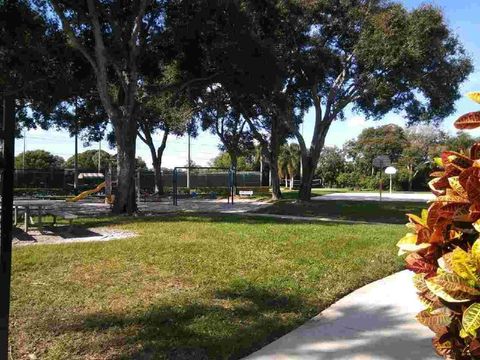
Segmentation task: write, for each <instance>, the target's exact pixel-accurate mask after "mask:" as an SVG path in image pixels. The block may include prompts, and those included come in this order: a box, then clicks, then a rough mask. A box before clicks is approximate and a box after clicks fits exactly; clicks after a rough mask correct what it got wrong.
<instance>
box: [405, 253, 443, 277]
mask: <svg viewBox="0 0 480 360" xmlns="http://www.w3.org/2000/svg"><path fill="white" fill-rule="evenodd" d="M405 262H406V263H407V265H406V268H407V269H409V270H412V271H413V272H415V273H417V274H427V275H430V274H434V273H435V272H436V271H437V267H436V266H435V265H433V264H431V263H429V262H427V261H426V260H425V259H424V258H423V257H422V256H421V255H419V254H416V253H411V254H410V255H408V256H407V257H406V259H405Z"/></svg>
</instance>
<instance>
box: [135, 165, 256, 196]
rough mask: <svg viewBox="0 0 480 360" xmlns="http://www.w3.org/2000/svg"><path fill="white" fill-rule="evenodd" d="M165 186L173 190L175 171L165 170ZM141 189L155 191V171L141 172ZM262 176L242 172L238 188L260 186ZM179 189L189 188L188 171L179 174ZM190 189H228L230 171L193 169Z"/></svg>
mask: <svg viewBox="0 0 480 360" xmlns="http://www.w3.org/2000/svg"><path fill="white" fill-rule="evenodd" d="M162 175H163V186H164V187H165V188H171V187H172V186H173V183H172V179H173V171H171V170H164V171H163V172H162ZM139 178H140V189H141V190H142V191H147V192H154V190H155V175H154V173H153V171H141V172H140V173H139ZM260 180H261V175H260V172H258V171H242V172H237V175H236V186H239V187H248V186H252V187H254V186H260V185H261V184H260ZM177 187H179V188H186V187H187V171H186V170H181V171H180V170H179V171H178V172H177ZM190 187H191V188H215V187H228V171H219V170H215V171H208V170H206V169H204V170H198V169H192V170H190Z"/></svg>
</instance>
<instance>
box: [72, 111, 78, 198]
mask: <svg viewBox="0 0 480 360" xmlns="http://www.w3.org/2000/svg"><path fill="white" fill-rule="evenodd" d="M73 191H74V193H75V195H76V194H77V193H78V121H77V120H76V119H75V156H74V158H73Z"/></svg>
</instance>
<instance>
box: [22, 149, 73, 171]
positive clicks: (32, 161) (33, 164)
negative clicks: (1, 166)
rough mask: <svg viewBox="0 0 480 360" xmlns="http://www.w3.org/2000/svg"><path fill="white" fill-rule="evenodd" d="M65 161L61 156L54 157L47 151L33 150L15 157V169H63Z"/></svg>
mask: <svg viewBox="0 0 480 360" xmlns="http://www.w3.org/2000/svg"><path fill="white" fill-rule="evenodd" d="M64 165H65V160H64V159H63V158H62V157H61V156H57V155H53V154H52V153H50V152H48V151H45V150H31V151H26V152H25V154H24V153H23V152H22V153H20V154H18V155H17V156H16V157H15V169H17V170H19V169H37V170H46V169H62V168H63V167H64Z"/></svg>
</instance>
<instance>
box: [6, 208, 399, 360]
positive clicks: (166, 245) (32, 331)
mask: <svg viewBox="0 0 480 360" xmlns="http://www.w3.org/2000/svg"><path fill="white" fill-rule="evenodd" d="M105 222H107V223H111V222H116V223H117V224H118V225H116V226H119V227H121V228H125V229H129V230H133V231H136V232H138V233H139V236H138V237H136V238H133V239H128V240H118V241H111V242H106V243H84V244H68V245H67V244H64V245H44V246H30V247H22V248H15V249H14V259H13V261H14V262H13V264H14V267H13V285H12V286H13V289H12V317H11V324H12V327H11V329H12V334H11V340H12V343H13V347H12V352H13V353H12V357H13V358H14V359H20V358H27V357H28V354H35V355H36V357H37V358H39V359H47V360H48V359H55V360H57V359H69V360H75V359H107V358H108V359H132V358H133V359H147V358H148V359H207V358H209V359H238V358H241V357H242V356H245V355H247V354H249V353H251V352H252V351H254V350H256V349H258V348H260V347H261V346H263V345H265V344H267V343H269V342H271V341H272V340H274V339H275V338H277V337H279V336H281V335H282V334H285V333H286V332H288V331H290V330H292V329H294V328H295V327H297V326H298V325H300V324H301V323H303V322H305V321H306V320H307V319H308V318H310V317H311V316H313V315H315V314H316V313H318V312H319V311H321V310H322V309H324V308H326V307H327V306H329V305H330V304H332V303H333V302H334V301H336V300H337V299H339V298H340V297H342V296H344V295H346V294H348V293H349V292H351V291H352V290H354V289H356V288H359V287H361V286H363V285H365V284H367V283H369V282H371V281H374V280H376V279H379V278H382V277H384V276H386V275H388V274H391V273H393V272H395V271H397V270H399V269H401V267H402V262H401V260H400V259H398V258H397V256H396V250H395V246H394V245H395V243H396V242H397V240H398V239H399V238H400V237H401V236H402V235H403V234H404V233H405V229H404V227H403V226H398V225H345V224H330V223H322V224H320V223H307V222H305V223H302V222H280V221H279V220H275V219H265V218H242V217H238V216H226V215H225V216H220V215H217V216H214V215H205V214H204V215H165V216H162V217H156V218H137V219H131V218H122V219H112V218H110V219H100V220H92V221H86V222H85V224H87V225H90V226H96V225H102V226H103V225H104V224H105ZM372 301H374V299H372Z"/></svg>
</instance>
